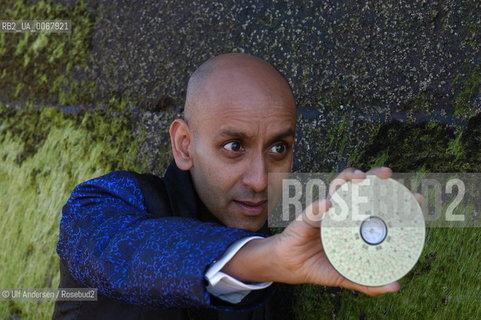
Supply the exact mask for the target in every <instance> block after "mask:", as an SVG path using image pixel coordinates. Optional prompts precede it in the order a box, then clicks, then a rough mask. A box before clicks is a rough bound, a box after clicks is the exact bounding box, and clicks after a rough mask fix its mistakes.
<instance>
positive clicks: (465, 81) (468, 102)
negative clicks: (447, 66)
mask: <svg viewBox="0 0 481 320" xmlns="http://www.w3.org/2000/svg"><path fill="white" fill-rule="evenodd" d="M454 84H455V85H457V86H459V87H460V92H459V94H458V95H457V96H456V98H455V107H454V113H455V114H456V115H460V116H465V117H467V118H469V117H471V116H474V115H476V113H478V112H479V106H476V105H475V99H476V97H477V96H478V95H481V64H478V66H477V67H476V68H474V69H473V70H471V71H470V72H468V74H466V75H465V76H458V77H457V78H456V79H455V81H454Z"/></svg>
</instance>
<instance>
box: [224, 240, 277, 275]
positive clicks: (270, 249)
mask: <svg viewBox="0 0 481 320" xmlns="http://www.w3.org/2000/svg"><path fill="white" fill-rule="evenodd" d="M276 242H277V241H276V236H271V237H267V238H262V239H253V240H250V241H249V242H247V243H246V244H245V245H244V246H243V247H242V248H241V249H239V251H237V253H236V254H235V255H234V256H233V257H232V259H231V260H230V261H229V262H228V263H227V264H226V265H225V266H224V267H223V268H222V269H221V271H222V272H224V273H226V274H228V275H230V276H232V277H234V278H236V279H237V280H239V281H242V282H245V283H249V282H273V281H276V274H275V271H276V269H277V267H276V263H277V261H278V260H277V257H276V255H277V250H276V248H275V246H276Z"/></svg>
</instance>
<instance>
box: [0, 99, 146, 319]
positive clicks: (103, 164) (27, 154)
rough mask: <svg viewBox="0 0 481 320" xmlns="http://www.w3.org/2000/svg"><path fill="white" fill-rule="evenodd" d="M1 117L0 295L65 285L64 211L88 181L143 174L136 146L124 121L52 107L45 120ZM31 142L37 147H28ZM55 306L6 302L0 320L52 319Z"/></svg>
mask: <svg viewBox="0 0 481 320" xmlns="http://www.w3.org/2000/svg"><path fill="white" fill-rule="evenodd" d="M3 111H4V112H2V113H0V115H1V117H0V119H1V120H0V121H1V122H0V134H1V135H0V159H2V161H1V162H0V176H1V177H2V179H1V180H0V219H1V221H2V224H0V234H1V235H2V250H1V251H0V274H1V275H2V277H0V288H50V287H53V288H55V287H57V286H58V283H59V271H58V257H57V255H56V252H55V247H56V242H57V239H58V223H59V219H60V210H61V208H62V206H63V204H64V203H65V201H66V200H67V199H68V196H69V194H70V192H71V191H72V189H73V188H74V187H75V185H77V184H78V183H80V182H82V181H85V180H88V179H91V178H93V177H96V176H99V175H102V174H105V173H107V172H109V171H111V170H114V169H131V170H136V169H138V168H136V166H135V165H134V164H133V162H134V161H133V159H134V158H133V155H135V147H134V146H135V141H134V140H132V139H131V137H130V131H129V128H128V126H126V122H125V119H124V118H125V116H123V117H118V118H116V119H109V118H108V117H106V115H102V114H88V115H84V116H78V117H76V118H75V117H72V116H66V115H63V114H61V113H60V112H58V111H55V110H53V109H51V108H47V109H44V110H42V112H39V113H23V114H22V113H17V112H15V113H12V112H5V110H3ZM19 120H20V121H19ZM24 126H27V127H24ZM42 126H45V127H44V128H43V129H45V132H41V131H42V130H41V127H42ZM27 136H28V137H30V140H29V139H26V137H27ZM35 136H37V137H36V138H34V137H35ZM25 141H29V142H30V143H34V144H36V145H30V146H27V145H26V142H25ZM113 159H115V161H114V160H113ZM119 159H121V160H120V161H119ZM53 306H54V304H53V302H41V303H40V302H37V301H18V300H16V301H0V319H50V317H51V314H52V312H53Z"/></svg>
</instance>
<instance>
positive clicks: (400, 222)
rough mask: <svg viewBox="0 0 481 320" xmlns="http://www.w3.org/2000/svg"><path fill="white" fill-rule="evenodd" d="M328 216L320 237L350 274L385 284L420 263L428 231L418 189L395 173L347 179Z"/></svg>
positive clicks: (341, 268)
mask: <svg viewBox="0 0 481 320" xmlns="http://www.w3.org/2000/svg"><path fill="white" fill-rule="evenodd" d="M331 201H332V204H333V206H332V207H331V208H330V209H329V211H328V212H326V213H325V214H324V216H323V219H322V222H321V241H322V244H323V247H324V251H325V253H326V256H327V258H328V259H329V262H330V263H331V264H332V266H333V267H334V268H335V269H336V270H337V271H338V272H339V273H340V274H341V275H343V276H344V277H346V278H347V279H349V280H351V281H353V282H356V283H358V284H361V285H366V286H382V285H386V284H389V283H391V282H394V281H397V280H399V279H400V278H402V277H403V276H404V275H406V273H408V272H409V270H411V269H412V267H413V266H414V265H415V264H416V262H417V261H418V259H419V256H420V255H421V252H422V250H423V246H424V238H425V235H426V229H425V222H424V217H423V214H422V210H421V207H420V206H419V204H418V202H417V200H416V198H415V197H414V195H413V194H412V193H411V192H410V191H409V190H408V189H407V188H406V187H405V186H404V185H402V184H401V183H399V182H397V181H396V180H393V179H380V178H378V177H377V176H371V175H370V176H367V177H366V179H364V180H362V181H360V182H359V181H357V182H347V183H344V184H343V185H342V186H341V187H339V189H337V191H336V192H335V193H334V194H333V195H332V197H331Z"/></svg>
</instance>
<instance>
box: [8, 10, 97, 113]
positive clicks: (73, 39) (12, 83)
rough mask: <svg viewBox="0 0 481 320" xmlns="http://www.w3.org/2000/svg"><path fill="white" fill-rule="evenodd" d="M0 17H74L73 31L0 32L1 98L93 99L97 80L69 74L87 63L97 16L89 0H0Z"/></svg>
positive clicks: (65, 101)
mask: <svg viewBox="0 0 481 320" xmlns="http://www.w3.org/2000/svg"><path fill="white" fill-rule="evenodd" d="M0 19H9V20H38V19H42V20H71V21H72V30H73V31H72V32H71V33H68V34H59V33H50V34H46V33H36V34H30V33H16V34H12V33H1V34H0V70H2V72H1V73H0V87H1V88H2V94H1V97H2V100H3V101H8V102H15V101H22V102H24V103H25V102H26V101H30V102H31V103H33V104H39V103H40V104H44V103H55V104H61V105H64V104H93V102H94V96H95V94H94V92H95V91H94V90H93V88H94V87H95V85H94V83H93V82H91V81H87V80H80V79H74V78H73V77H71V76H70V75H71V74H73V73H75V72H76V71H78V70H79V69H80V68H82V67H84V66H86V65H87V63H88V58H89V53H90V38H91V33H92V30H93V26H94V24H95V18H94V17H93V16H91V15H90V14H89V13H88V11H87V6H86V5H85V3H83V2H81V1H78V2H76V4H75V5H73V6H71V7H68V8H66V7H64V6H62V5H59V4H55V1H53V0H41V1H36V2H33V3H30V2H26V1H21V0H17V1H15V3H14V4H13V5H12V3H11V2H9V1H2V2H0Z"/></svg>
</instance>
